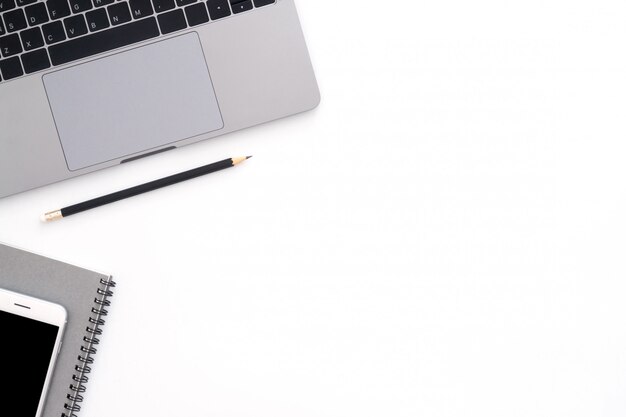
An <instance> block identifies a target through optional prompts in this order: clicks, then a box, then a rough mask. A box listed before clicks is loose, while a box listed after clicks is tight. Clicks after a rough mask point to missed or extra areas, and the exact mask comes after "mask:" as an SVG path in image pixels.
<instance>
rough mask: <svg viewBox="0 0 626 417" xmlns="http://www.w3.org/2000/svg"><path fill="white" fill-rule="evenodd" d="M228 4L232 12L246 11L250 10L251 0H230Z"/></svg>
mask: <svg viewBox="0 0 626 417" xmlns="http://www.w3.org/2000/svg"><path fill="white" fill-rule="evenodd" d="M230 5H231V7H232V9H233V13H241V12H246V11H248V10H252V0H244V1H234V0H231V2H230Z"/></svg>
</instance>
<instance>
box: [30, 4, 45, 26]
mask: <svg viewBox="0 0 626 417" xmlns="http://www.w3.org/2000/svg"><path fill="white" fill-rule="evenodd" d="M26 20H28V24H29V25H31V26H38V25H41V24H42V23H46V22H47V21H48V20H50V19H48V11H47V10H46V5H45V4H43V3H37V4H33V5H32V6H28V7H27V8H26Z"/></svg>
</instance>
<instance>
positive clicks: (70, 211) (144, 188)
mask: <svg viewBox="0 0 626 417" xmlns="http://www.w3.org/2000/svg"><path fill="white" fill-rule="evenodd" d="M250 158H251V156H242V157H238V158H229V159H224V160H223V161H219V162H214V163H212V164H209V165H204V166H201V167H198V168H195V169H192V170H189V171H185V172H180V173H178V174H174V175H170V176H169V177H165V178H161V179H158V180H155V181H150V182H147V183H145V184H141V185H137V186H135V187H131V188H128V189H126V190H122V191H117V192H115V193H112V194H107V195H105V196H102V197H98V198H94V199H92V200H88V201H84V202H82V203H78V204H74V205H72V206H68V207H65V208H62V209H60V210H54V211H51V212H48V213H46V214H44V215H43V216H41V220H42V221H44V222H51V221H54V220H60V219H62V218H64V217H68V216H72V215H74V214H78V213H81V212H83V211H87V210H91V209H93V208H96V207H100V206H104V205H106V204H110V203H114V202H116V201H120V200H124V199H126V198H130V197H134V196H136V195H139V194H143V193H147V192H150V191H154V190H158V189H159V188H163V187H167V186H170V185H174V184H178V183H179V182H183V181H187V180H190V179H193V178H197V177H201V176H203V175H207V174H210V173H212V172H216V171H221V170H223V169H226V168H231V167H234V166H235V165H237V164H240V163H242V162H243V161H245V160H246V159H250Z"/></svg>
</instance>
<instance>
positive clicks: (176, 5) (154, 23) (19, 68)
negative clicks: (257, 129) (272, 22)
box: [0, 0, 276, 83]
mask: <svg viewBox="0 0 626 417" xmlns="http://www.w3.org/2000/svg"><path fill="white" fill-rule="evenodd" d="M275 2H276V0H208V1H203V0H128V1H115V0H47V1H43V0H0V74H1V77H0V83H3V82H5V81H7V80H11V79H14V78H18V77H21V76H24V75H27V74H32V73H34V72H37V71H42V70H45V69H48V68H51V67H54V66H58V65H63V64H66V63H68V62H72V61H76V60H79V59H83V58H87V57H90V56H92V55H96V54H100V53H103V52H107V51H111V50H113V49H117V48H121V47H124V46H128V45H132V44H135V43H137V42H142V41H145V40H148V39H153V38H157V37H159V36H161V35H166V34H169V33H172V32H177V31H179V30H183V29H186V28H188V27H193V26H198V25H202V24H205V23H208V22H211V21H215V20H219V19H223V18H225V17H228V16H231V15H232V14H238V13H242V12H247V11H249V10H252V9H254V8H258V7H263V6H268V5H270V4H273V3H275Z"/></svg>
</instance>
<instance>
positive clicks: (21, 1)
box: [16, 0, 37, 7]
mask: <svg viewBox="0 0 626 417" xmlns="http://www.w3.org/2000/svg"><path fill="white" fill-rule="evenodd" d="M16 3H17V5H18V6H19V7H24V6H28V5H29V4H33V3H37V0H16Z"/></svg>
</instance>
